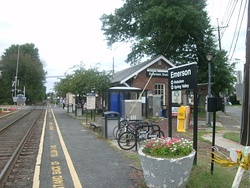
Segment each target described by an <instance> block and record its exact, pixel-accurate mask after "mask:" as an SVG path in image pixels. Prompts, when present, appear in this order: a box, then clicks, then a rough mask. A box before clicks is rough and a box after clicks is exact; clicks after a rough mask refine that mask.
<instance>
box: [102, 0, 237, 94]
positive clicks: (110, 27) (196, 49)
mask: <svg viewBox="0 0 250 188" xmlns="http://www.w3.org/2000/svg"><path fill="white" fill-rule="evenodd" d="M205 2H206V1H205V0H178V1H176V0H154V1H145V0H126V1H125V3H124V5H123V7H121V8H118V9H116V10H115V12H114V14H109V15H107V14H103V15H102V17H101V21H102V28H101V29H102V31H103V32H104V35H105V36H106V40H107V44H108V46H112V44H114V43H116V42H131V45H132V47H131V49H132V51H131V52H130V53H129V54H128V56H127V60H126V61H127V62H128V63H130V64H131V65H133V64H137V63H138V60H140V59H141V58H143V57H145V56H149V57H155V56H158V55H164V56H165V57H167V58H168V59H169V60H170V61H171V62H172V63H174V64H175V65H181V64H186V63H191V62H197V64H198V72H199V73H198V74H199V75H198V82H199V83H206V82H207V80H208V76H207V75H208V71H207V70H208V68H207V67H208V65H207V60H206V53H207V52H213V54H214V56H217V57H218V58H214V60H213V62H214V64H218V65H219V63H218V62H219V61H220V60H223V62H220V63H221V64H224V65H225V66H220V67H221V68H223V70H224V71H225V73H226V74H225V75H224V76H225V77H227V79H226V80H227V81H229V83H232V82H233V80H234V76H233V73H232V72H229V71H232V69H231V66H230V67H227V65H228V64H227V63H226V60H227V59H226V58H225V57H221V54H223V55H224V56H225V54H224V53H222V52H220V51H218V50H217V49H216V44H215V41H214V39H213V38H214V35H213V28H212V27H211V25H210V23H209V19H208V16H207V12H206V11H204V9H205V7H206V3H205ZM219 57H220V58H219ZM216 61H218V62H217V63H216ZM218 81H219V80H218ZM220 85H221V86H222V88H221V89H222V90H225V89H226V88H224V87H226V86H225V85H223V84H220ZM229 85H230V84H229ZM227 86H228V84H227ZM216 92H217V91H216ZM216 94H218V93H216Z"/></svg>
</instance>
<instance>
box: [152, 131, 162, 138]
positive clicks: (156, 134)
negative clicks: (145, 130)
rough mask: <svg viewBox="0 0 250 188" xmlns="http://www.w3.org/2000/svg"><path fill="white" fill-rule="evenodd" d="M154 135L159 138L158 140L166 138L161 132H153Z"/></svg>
mask: <svg viewBox="0 0 250 188" xmlns="http://www.w3.org/2000/svg"><path fill="white" fill-rule="evenodd" d="M153 135H154V136H156V137H158V138H161V137H164V133H163V132H162V131H161V130H155V131H154V132H153Z"/></svg>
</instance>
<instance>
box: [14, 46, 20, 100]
mask: <svg viewBox="0 0 250 188" xmlns="http://www.w3.org/2000/svg"><path fill="white" fill-rule="evenodd" d="M19 50H20V46H19V45H18V50H17V61H16V76H15V91H14V93H15V100H16V85H17V74H18V63H19ZM16 104H17V101H16Z"/></svg>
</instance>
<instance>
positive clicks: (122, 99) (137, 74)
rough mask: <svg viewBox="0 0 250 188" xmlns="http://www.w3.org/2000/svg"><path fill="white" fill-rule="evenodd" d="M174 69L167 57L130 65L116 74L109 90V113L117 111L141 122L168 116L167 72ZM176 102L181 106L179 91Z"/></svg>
mask: <svg viewBox="0 0 250 188" xmlns="http://www.w3.org/2000/svg"><path fill="white" fill-rule="evenodd" d="M171 67H175V65H174V64H173V63H171V62H170V61H169V60H168V59H166V58H165V57H164V56H162V55H161V56H157V57H155V58H153V59H150V60H147V61H145V62H142V63H139V64H137V65H134V66H131V67H129V68H127V69H124V70H122V71H119V72H116V73H115V74H114V75H113V79H112V80H111V88H109V91H108V93H109V94H108V102H107V106H108V110H109V111H118V112H119V113H120V114H121V116H130V114H133V116H135V117H131V116H130V117H129V118H130V119H133V118H135V119H140V118H141V117H142V116H143V117H149V116H163V117H166V115H167V106H168V104H169V101H168V94H169V92H168V69H169V68H171ZM173 96H175V100H176V101H175V102H176V103H181V100H182V99H181V92H176V93H175V94H174V95H173Z"/></svg>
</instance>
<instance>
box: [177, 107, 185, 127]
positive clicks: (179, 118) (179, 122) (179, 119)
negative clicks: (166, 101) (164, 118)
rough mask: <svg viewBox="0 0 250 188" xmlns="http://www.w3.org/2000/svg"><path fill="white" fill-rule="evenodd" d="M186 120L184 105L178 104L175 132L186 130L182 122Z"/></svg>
mask: <svg viewBox="0 0 250 188" xmlns="http://www.w3.org/2000/svg"><path fill="white" fill-rule="evenodd" d="M185 120H186V107H185V106H180V107H179V109H178V114H177V132H186V130H185V129H184V124H185Z"/></svg>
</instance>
